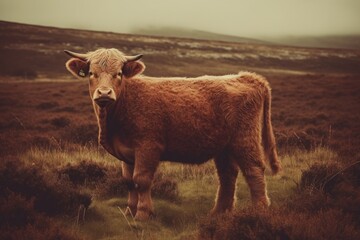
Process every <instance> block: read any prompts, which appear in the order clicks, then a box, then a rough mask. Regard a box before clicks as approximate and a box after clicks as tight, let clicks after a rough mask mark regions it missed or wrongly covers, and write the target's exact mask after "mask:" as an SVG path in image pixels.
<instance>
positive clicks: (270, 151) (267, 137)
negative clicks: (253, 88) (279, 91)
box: [262, 87, 281, 175]
mask: <svg viewBox="0 0 360 240" xmlns="http://www.w3.org/2000/svg"><path fill="white" fill-rule="evenodd" d="M266 89H267V91H266V94H265V99H264V108H263V111H264V121H263V131H262V140H263V146H264V151H265V156H266V158H267V159H268V162H269V163H270V167H271V170H272V172H273V174H274V175H275V174H277V173H278V172H279V171H281V163H280V161H279V160H278V155H277V151H276V142H275V136H274V131H273V129H272V124H271V90H270V88H269V87H267V88H266Z"/></svg>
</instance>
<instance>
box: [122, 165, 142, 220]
mask: <svg viewBox="0 0 360 240" xmlns="http://www.w3.org/2000/svg"><path fill="white" fill-rule="evenodd" d="M122 175H123V178H124V179H125V180H126V183H127V185H128V190H129V196H128V201H127V205H128V207H129V209H130V211H131V214H132V215H133V216H135V214H136V207H137V203H138V193H137V191H136V189H135V184H134V182H133V175H134V165H130V164H127V163H125V162H122ZM129 214H130V213H129Z"/></svg>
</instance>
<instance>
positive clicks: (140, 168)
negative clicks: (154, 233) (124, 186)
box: [133, 144, 160, 220]
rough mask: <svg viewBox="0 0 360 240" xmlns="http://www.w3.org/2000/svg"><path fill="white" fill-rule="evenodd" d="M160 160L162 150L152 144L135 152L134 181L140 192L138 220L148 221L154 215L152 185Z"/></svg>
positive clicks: (136, 217)
mask: <svg viewBox="0 0 360 240" xmlns="http://www.w3.org/2000/svg"><path fill="white" fill-rule="evenodd" d="M159 160H160V150H159V148H158V147H156V146H153V145H151V144H147V145H145V144H144V145H143V146H142V147H140V148H139V149H137V150H136V151H135V169H134V176H133V180H134V183H135V187H136V190H137V191H138V197H139V200H138V205H137V212H136V215H135V219H136V220H147V219H148V218H149V217H150V216H151V215H152V214H153V213H154V209H153V203H152V199H151V184H152V181H153V178H154V175H155V171H156V169H157V166H158V165H159Z"/></svg>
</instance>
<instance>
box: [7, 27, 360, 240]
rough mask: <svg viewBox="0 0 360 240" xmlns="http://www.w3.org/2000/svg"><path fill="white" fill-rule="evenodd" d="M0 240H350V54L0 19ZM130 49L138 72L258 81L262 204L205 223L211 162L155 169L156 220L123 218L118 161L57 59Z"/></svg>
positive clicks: (359, 233) (355, 155)
mask: <svg viewBox="0 0 360 240" xmlns="http://www.w3.org/2000/svg"><path fill="white" fill-rule="evenodd" d="M0 32H1V35H2V36H3V37H2V38H1V39H0V41H1V45H0V114H1V117H0V130H1V135H0V142H1V144H0V157H1V162H0V239H25V238H29V239H359V238H360V230H359V229H360V227H359V226H360V222H359V220H358V216H359V214H360V209H359V206H360V191H359V190H360V189H359V185H360V180H359V176H360V167H359V165H360V164H359V162H360V154H359V149H360V112H359V111H358V109H360V95H359V92H360V81H359V80H360V69H359V64H360V58H359V57H360V52H359V51H357V50H340V49H320V48H318V49H314V48H294V47H286V46H277V45H271V46H270V45H269V46H268V45H261V44H258V43H254V44H251V43H247V44H241V43H228V42H215V41H201V40H191V39H177V38H161V37H148V36H138V35H121V34H114V33H101V32H90V31H78V30H69V29H56V28H44V27H36V26H27V25H20V24H11V23H5V22H0ZM100 46H101V47H117V48H119V49H120V50H123V51H124V52H126V53H129V54H135V53H143V54H145V56H144V63H145V64H146V66H147V69H146V72H145V74H147V75H152V76H197V75H202V74H216V75H220V74H228V73H236V72H238V71H240V70H249V71H256V72H258V73H261V74H263V75H264V76H265V77H266V78H267V79H268V80H269V82H270V84H271V87H272V92H273V102H272V119H273V127H274V130H275V135H276V138H277V146H278V150H279V155H280V160H281V162H282V165H283V172H281V173H280V174H279V175H277V176H271V174H267V185H268V192H269V196H270V198H271V201H272V205H271V207H270V209H269V210H267V211H263V210H259V209H252V207H251V204H250V195H249V191H248V188H247V186H246V184H245V182H244V180H243V178H242V176H239V178H238V182H237V195H236V197H237V204H236V206H237V208H236V210H235V211H234V212H233V213H227V214H225V215H222V216H218V217H210V216H208V212H209V210H210V209H211V208H212V205H213V204H214V199H215V194H216V190H217V185H218V180H217V176H216V173H215V169H214V164H213V162H212V161H209V162H208V163H206V164H203V165H199V166H189V165H181V164H174V163H162V164H161V166H160V168H159V171H158V173H157V175H156V177H155V180H154V187H153V196H154V199H155V201H154V202H155V211H156V216H155V218H154V219H152V220H151V221H149V222H146V223H140V222H135V221H134V220H133V219H132V218H131V217H129V216H128V217H125V216H124V215H123V211H125V207H126V194H127V193H126V188H125V184H124V182H123V180H122V177H121V164H120V162H119V161H118V160H116V159H115V158H113V157H111V156H110V155H109V154H107V153H106V152H105V151H104V150H103V149H102V148H101V147H99V146H98V145H97V143H96V138H97V126H96V120H95V116H94V114H93V110H92V106H91V102H90V98H89V93H88V90H87V89H88V87H87V82H86V81H78V80H74V79H72V77H71V76H70V75H68V74H67V72H66V70H65V68H64V63H65V61H66V59H67V57H66V56H65V54H63V53H62V50H63V49H69V50H75V51H87V50H93V49H96V48H98V47H100Z"/></svg>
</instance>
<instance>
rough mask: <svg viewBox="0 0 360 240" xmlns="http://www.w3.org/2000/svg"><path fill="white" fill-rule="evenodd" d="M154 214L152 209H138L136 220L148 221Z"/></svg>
mask: <svg viewBox="0 0 360 240" xmlns="http://www.w3.org/2000/svg"><path fill="white" fill-rule="evenodd" d="M152 216H153V213H152V212H150V211H140V210H138V211H137V213H136V215H135V220H136V221H147V220H149V219H150V218H151V217H152Z"/></svg>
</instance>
